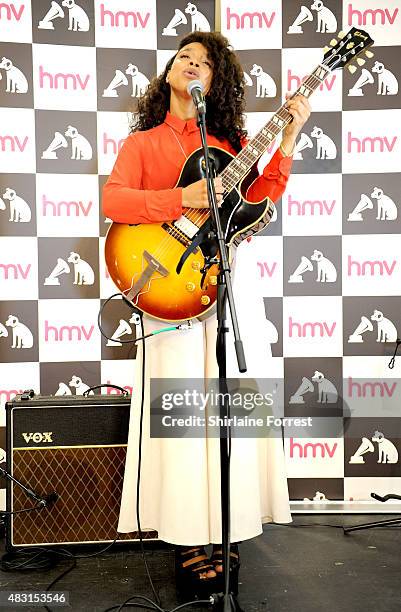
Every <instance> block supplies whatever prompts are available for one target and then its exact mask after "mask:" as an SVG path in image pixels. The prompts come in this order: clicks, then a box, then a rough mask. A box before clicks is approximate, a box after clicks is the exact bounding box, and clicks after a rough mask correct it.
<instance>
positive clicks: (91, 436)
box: [6, 391, 157, 550]
mask: <svg viewBox="0 0 401 612" xmlns="http://www.w3.org/2000/svg"><path fill="white" fill-rule="evenodd" d="M130 401H131V396H129V395H116V394H113V395H88V396H86V397H83V396H76V395H67V396H40V395H38V396H35V395H34V393H33V391H29V392H25V393H23V394H21V395H17V396H16V397H15V398H14V399H13V400H11V401H9V402H7V403H6V419H7V422H6V429H7V432H6V435H7V442H6V455H7V471H8V473H9V474H11V476H13V478H15V479H16V480H18V481H20V482H21V483H22V485H23V486H24V487H26V489H29V490H30V491H31V492H33V493H34V494H35V495H36V496H37V497H38V499H41V500H43V499H44V500H45V502H42V505H40V502H38V500H37V499H36V500H35V499H32V496H31V497H30V496H29V495H28V493H27V491H26V489H24V488H22V487H21V486H19V485H18V484H17V483H16V482H14V481H9V480H8V479H6V483H7V497H6V500H7V501H6V506H7V510H8V511H13V512H15V513H16V514H12V515H11V516H9V517H8V519H7V528H6V547H7V550H12V549H14V548H18V547H22V546H24V547H26V546H37V545H43V546H44V545H46V546H49V545H61V544H62V545H68V544H94V543H102V542H112V541H113V540H114V539H115V538H116V537H117V536H118V537H117V541H118V542H120V541H132V540H135V541H137V540H139V535H138V532H133V533H127V534H125V533H119V534H117V524H118V516H119V509H120V501H121V492H122V483H123V476H124V467H125V458H126V450H127V440H128V425H129V413H130ZM35 506H39V507H38V509H37V510H36V509H35V510H31V511H29V512H20V513H19V512H18V511H20V510H22V509H24V508H34V507H35ZM143 537H144V538H147V539H152V540H153V539H157V532H155V531H147V532H144V533H143Z"/></svg>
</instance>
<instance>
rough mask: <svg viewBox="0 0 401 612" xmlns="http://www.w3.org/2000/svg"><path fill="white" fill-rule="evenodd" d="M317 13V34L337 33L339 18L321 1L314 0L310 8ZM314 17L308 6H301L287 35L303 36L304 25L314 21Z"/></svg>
mask: <svg viewBox="0 0 401 612" xmlns="http://www.w3.org/2000/svg"><path fill="white" fill-rule="evenodd" d="M310 8H311V9H312V11H315V12H316V20H317V24H316V32H319V33H322V34H325V33H326V32H336V31H337V18H336V16H335V15H334V13H333V12H332V11H331V10H330V9H329V8H327V6H325V5H324V4H323V2H322V1H321V0H314V2H313V4H312V5H311V7H310ZM313 20H314V16H313V14H312V12H311V11H310V10H309V8H308V7H307V6H304V5H303V6H301V8H300V10H299V13H298V15H297V16H296V18H295V19H294V21H293V23H292V24H291V25H290V26H289V28H288V31H287V34H303V33H304V32H303V29H302V24H304V23H305V22H307V21H313Z"/></svg>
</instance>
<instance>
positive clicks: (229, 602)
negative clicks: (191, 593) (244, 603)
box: [211, 593, 245, 612]
mask: <svg viewBox="0 0 401 612" xmlns="http://www.w3.org/2000/svg"><path fill="white" fill-rule="evenodd" d="M211 598H212V599H213V602H212V609H213V610H215V611H216V612H245V611H244V610H243V609H242V608H241V606H240V605H239V603H238V601H237V598H236V596H235V595H234V593H229V594H228V596H227V597H226V596H225V594H224V593H213V595H211Z"/></svg>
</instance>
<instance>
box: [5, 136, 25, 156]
mask: <svg viewBox="0 0 401 612" xmlns="http://www.w3.org/2000/svg"><path fill="white" fill-rule="evenodd" d="M28 142H29V137H28V136H25V137H24V138H23V139H22V138H19V136H14V135H13V134H4V135H2V134H0V151H1V152H2V153H23V152H24V151H25V149H26V146H27V144H28Z"/></svg>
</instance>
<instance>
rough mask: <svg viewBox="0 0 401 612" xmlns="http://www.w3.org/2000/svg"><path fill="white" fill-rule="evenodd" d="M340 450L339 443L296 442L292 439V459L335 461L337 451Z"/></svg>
mask: <svg viewBox="0 0 401 612" xmlns="http://www.w3.org/2000/svg"><path fill="white" fill-rule="evenodd" d="M337 449H338V443H337V442H334V443H333V444H332V445H330V444H328V443H327V442H325V443H324V444H322V442H305V443H301V442H295V441H294V438H290V448H289V453H290V458H291V459H310V458H312V459H316V458H321V459H333V457H334V455H335V453H336V450H337Z"/></svg>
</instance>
